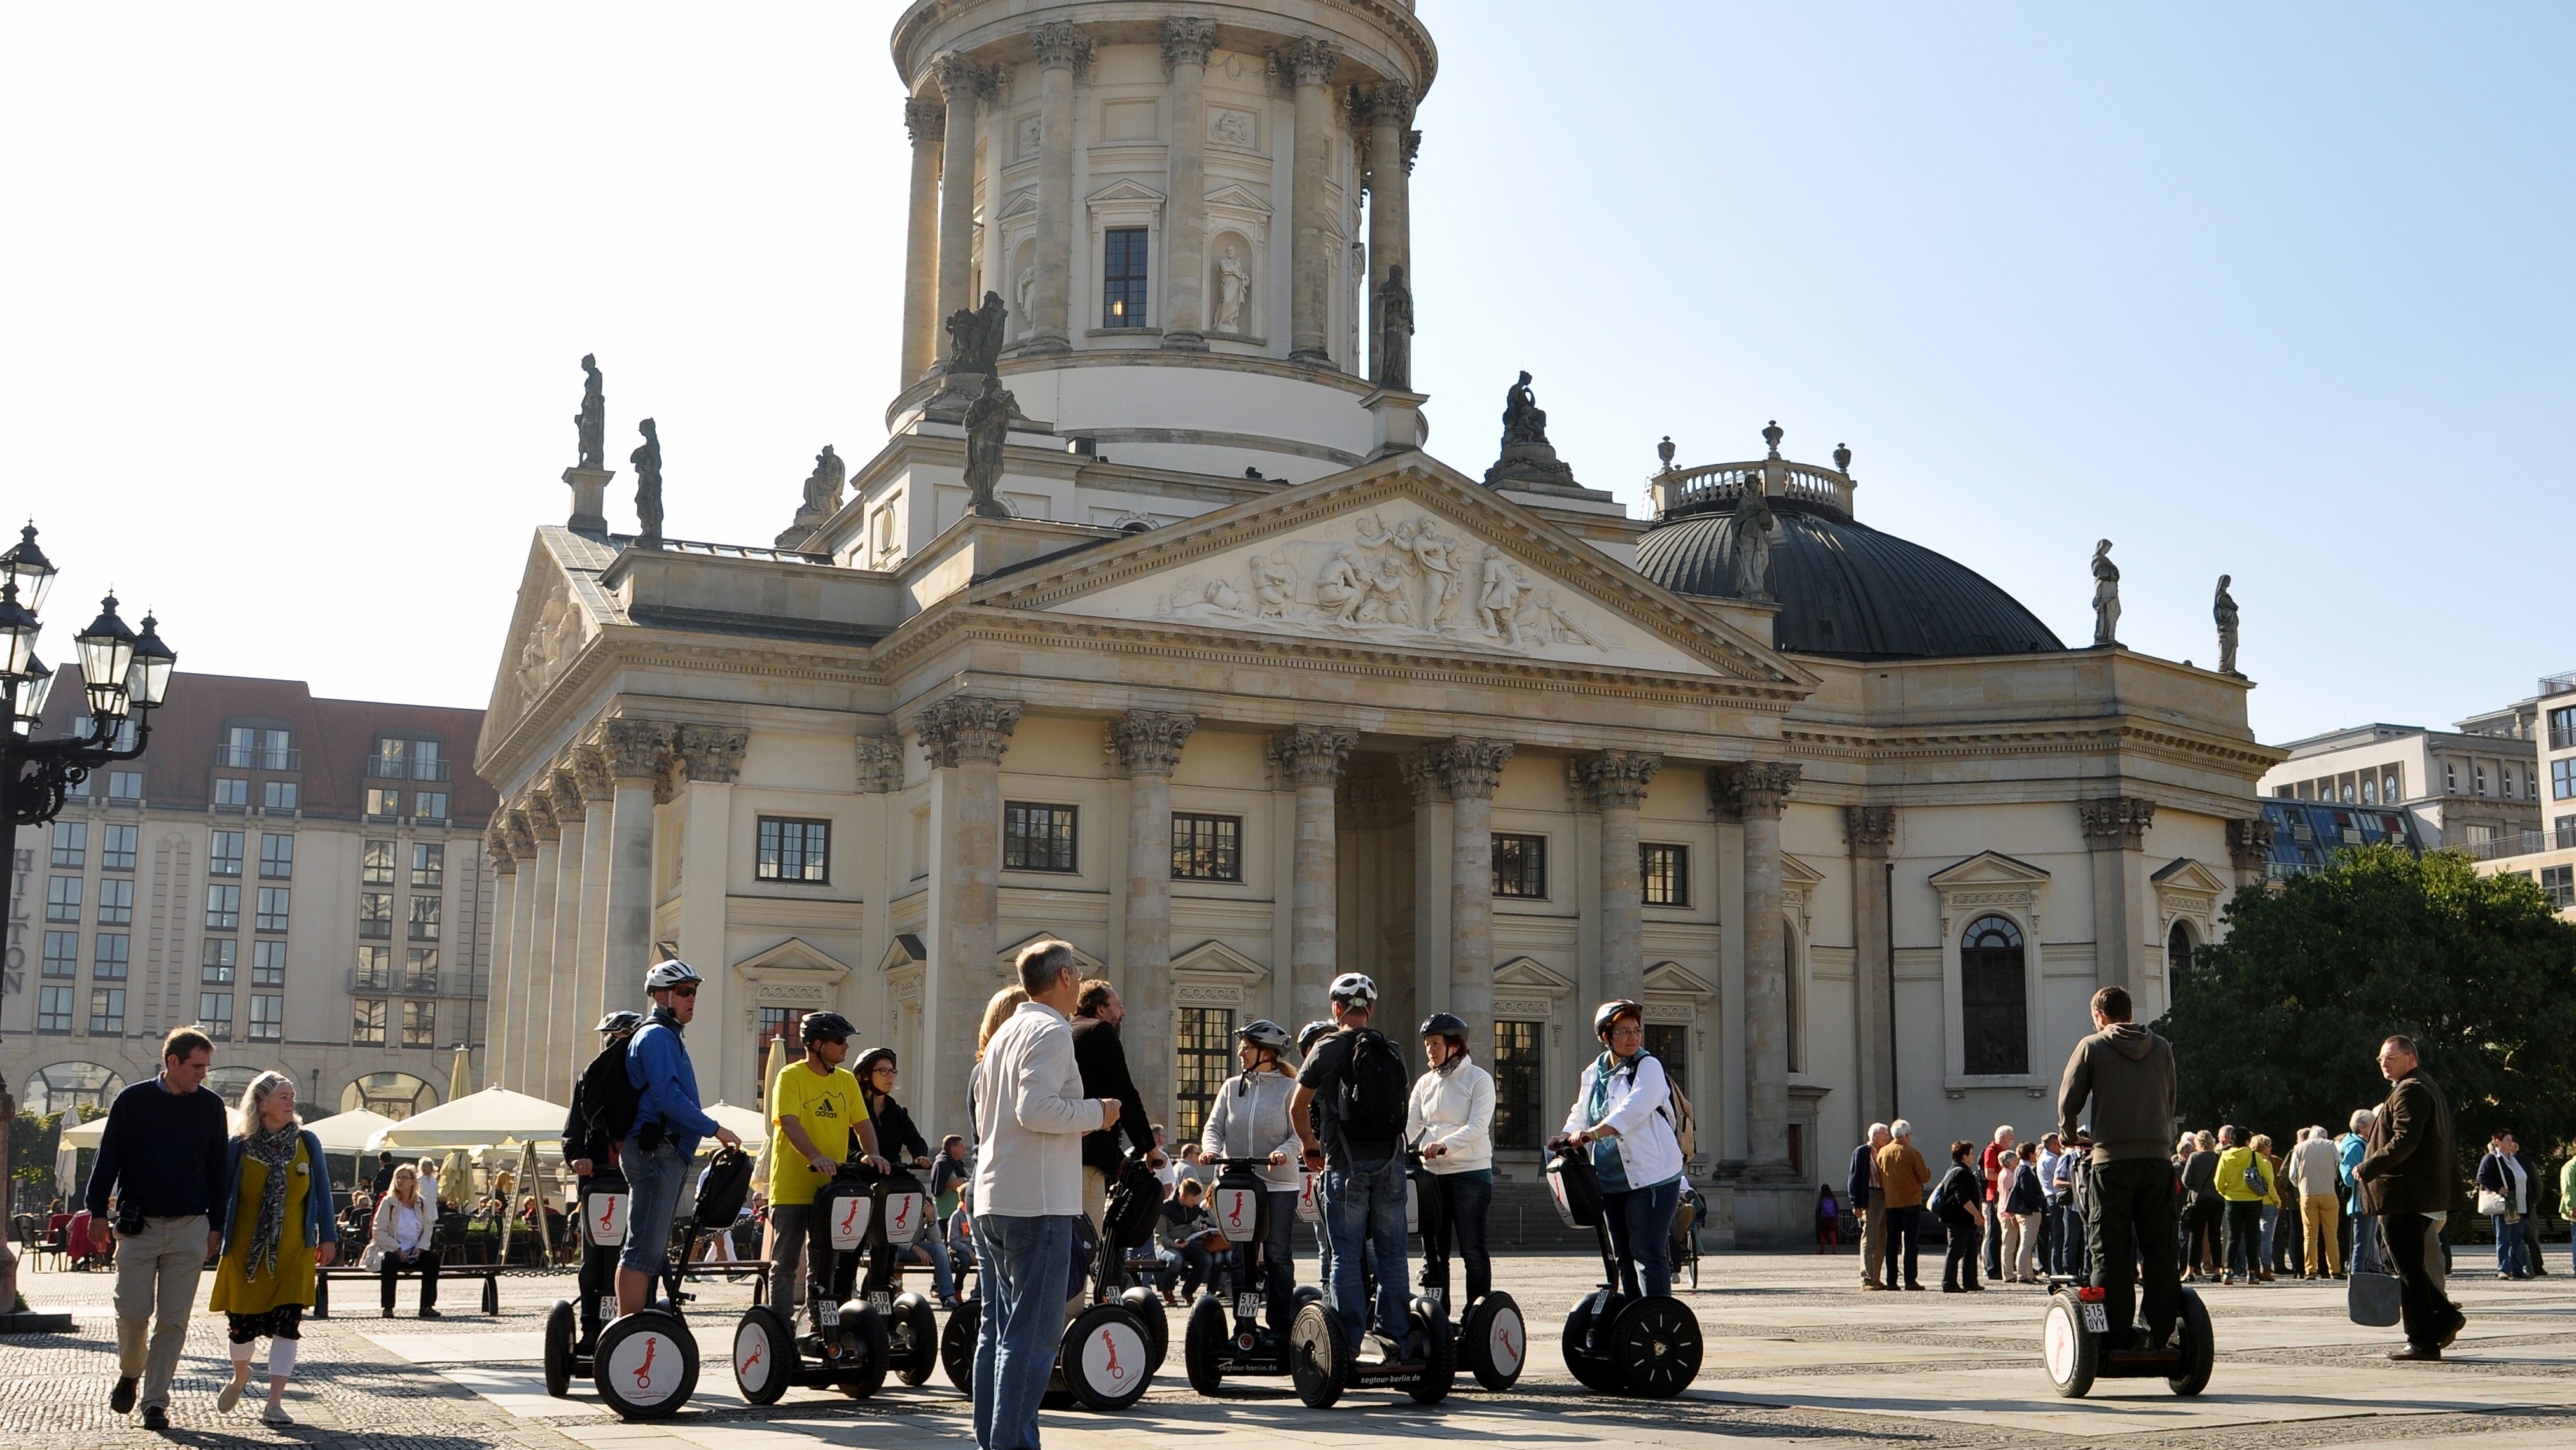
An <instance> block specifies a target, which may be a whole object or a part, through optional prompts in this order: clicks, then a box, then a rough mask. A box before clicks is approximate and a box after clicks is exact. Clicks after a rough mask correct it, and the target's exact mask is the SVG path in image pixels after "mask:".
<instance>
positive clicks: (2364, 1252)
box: [2344, 1210, 2396, 1274]
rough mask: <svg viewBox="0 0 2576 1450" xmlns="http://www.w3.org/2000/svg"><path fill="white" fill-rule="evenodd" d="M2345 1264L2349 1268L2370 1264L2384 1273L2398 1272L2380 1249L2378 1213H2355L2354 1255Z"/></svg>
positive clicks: (2353, 1223) (2353, 1232) (2353, 1219)
mask: <svg viewBox="0 0 2576 1450" xmlns="http://www.w3.org/2000/svg"><path fill="white" fill-rule="evenodd" d="M2344 1264H2345V1267H2347V1268H2349V1267H2351V1266H2352V1265H2355V1264H2369V1265H2370V1266H2371V1267H2372V1268H2375V1269H2377V1270H2378V1271H2379V1272H2381V1273H2383V1274H2388V1273H2394V1272H2396V1271H2395V1270H2393V1269H2391V1268H2389V1267H2388V1259H2387V1256H2386V1255H2385V1254H2382V1253H2381V1252H2380V1251H2379V1219H2378V1217H2377V1216H2376V1215H2373V1214H2367V1213H2362V1212H2359V1211H2357V1210H2356V1211H2355V1212H2354V1213H2353V1215H2352V1257H2351V1258H2349V1259H2346V1260H2345V1261H2344Z"/></svg>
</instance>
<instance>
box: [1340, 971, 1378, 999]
mask: <svg viewBox="0 0 2576 1450" xmlns="http://www.w3.org/2000/svg"><path fill="white" fill-rule="evenodd" d="M1332 998H1333V1005H1334V1006H1336V1007H1339V1006H1341V1005H1343V1004H1344V1003H1349V1002H1356V1003H1358V1004H1359V1005H1360V1006H1363V1007H1374V1006H1376V1005H1377V983H1375V982H1372V981H1370V980H1369V979H1368V978H1367V977H1365V976H1362V975H1361V974H1359V973H1358V972H1344V973H1342V974H1341V975H1340V976H1338V977H1335V978H1334V979H1333V990H1332Z"/></svg>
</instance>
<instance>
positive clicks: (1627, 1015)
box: [1563, 1000, 1682, 1298]
mask: <svg viewBox="0 0 2576 1450" xmlns="http://www.w3.org/2000/svg"><path fill="white" fill-rule="evenodd" d="M1592 1032H1593V1035H1594V1036H1595V1037H1597V1038H1598V1039H1599V1040H1600V1042H1601V1045H1602V1048H1603V1051H1602V1053H1601V1055H1600V1056H1599V1057H1597V1058H1595V1059H1593V1061H1592V1062H1591V1063H1590V1064H1588V1065H1587V1066H1585V1068H1584V1069H1583V1080H1582V1082H1581V1083H1580V1084H1579V1085H1578V1086H1577V1087H1576V1089H1575V1094H1574V1106H1573V1108H1572V1109H1571V1110H1569V1111H1568V1112H1567V1113H1566V1115H1565V1127H1564V1129H1563V1132H1564V1134H1565V1137H1564V1139H1563V1141H1565V1142H1568V1143H1571V1144H1572V1145H1573V1146H1575V1147H1577V1148H1581V1147H1585V1146H1587V1145H1588V1146H1589V1147H1590V1148H1591V1150H1592V1171H1593V1174H1594V1176H1595V1177H1597V1178H1598V1179H1599V1180H1600V1183H1601V1219H1602V1222H1603V1223H1605V1224H1607V1225H1608V1226H1609V1229H1610V1247H1611V1250H1612V1251H1613V1253H1615V1254H1616V1255H1617V1257H1618V1260H1619V1287H1620V1289H1621V1290H1623V1291H1624V1292H1625V1293H1627V1294H1628V1295H1629V1296H1630V1297H1631V1298H1634V1297H1636V1296H1638V1295H1640V1294H1650V1295H1664V1294H1670V1293H1671V1292H1672V1289H1673V1274H1672V1243H1673V1214H1674V1212H1675V1211H1676V1210H1677V1209H1678V1208H1679V1207H1680V1206H1681V1192H1682V1147H1681V1139H1680V1137H1679V1136H1678V1135H1677V1132H1676V1129H1675V1127H1674V1123H1673V1116H1672V1101H1673V1089H1672V1084H1671V1082H1670V1081H1669V1080H1667V1079H1666V1078H1665V1076H1664V1065H1663V1064H1662V1063H1661V1062H1659V1061H1657V1060H1656V1058H1655V1055H1654V1054H1653V1053H1651V1052H1648V1051H1646V1008H1645V1004H1644V1003H1642V1002H1632V1001H1626V1000H1621V1001H1616V1002H1604V1003H1603V1004H1601V1006H1600V1008H1599V1009H1598V1010H1596V1011H1595V1012H1594V1013H1593V1014H1592Z"/></svg>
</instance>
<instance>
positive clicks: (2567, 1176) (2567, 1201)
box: [2532, 1152, 2576, 1273]
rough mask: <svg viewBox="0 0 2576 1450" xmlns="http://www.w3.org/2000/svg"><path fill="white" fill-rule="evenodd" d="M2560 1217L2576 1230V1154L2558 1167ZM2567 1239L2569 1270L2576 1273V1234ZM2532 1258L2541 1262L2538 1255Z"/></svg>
mask: <svg viewBox="0 0 2576 1450" xmlns="http://www.w3.org/2000/svg"><path fill="white" fill-rule="evenodd" d="M2558 1216H2559V1217H2560V1218H2563V1219H2567V1220H2569V1227H2570V1228H2571V1229H2576V1152H2570V1153H2569V1154H2568V1155H2567V1161H2566V1162H2564V1163H2561V1164H2559V1165H2558ZM2567 1238H2568V1241H2567V1268H2568V1271H2569V1272H2570V1273H2576V1232H2571V1233H2570V1234H2569V1235H2568V1236H2567ZM2532 1258H2533V1261H2534V1262H2535V1263H2536V1262H2538V1261H2539V1255H2537V1254H2535V1255H2533V1256H2532ZM2542 1272H2543V1273H2546V1272H2548V1271H2547V1270H2543V1271H2542Z"/></svg>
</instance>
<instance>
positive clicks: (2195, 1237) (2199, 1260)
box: [2182, 1128, 2227, 1284]
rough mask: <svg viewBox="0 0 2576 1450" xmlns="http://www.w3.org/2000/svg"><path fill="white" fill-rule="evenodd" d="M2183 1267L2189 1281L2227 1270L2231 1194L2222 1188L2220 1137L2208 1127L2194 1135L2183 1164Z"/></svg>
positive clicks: (2219, 1273)
mask: <svg viewBox="0 0 2576 1450" xmlns="http://www.w3.org/2000/svg"><path fill="white" fill-rule="evenodd" d="M2182 1212H2183V1230H2184V1232H2185V1234H2186V1236H2187V1240H2186V1244H2185V1252H2184V1254H2183V1267H2184V1268H2186V1269H2188V1270H2189V1271H2190V1272H2189V1273H2187V1274H2185V1275H2184V1276H2183V1282H2184V1283H2186V1284H2189V1283H2193V1282H2196V1281H2198V1280H2201V1279H2215V1278H2218V1277H2219V1276H2220V1275H2222V1274H2223V1273H2225V1272H2226V1269H2227V1259H2226V1257H2225V1255H2223V1254H2222V1253H2221V1252H2220V1250H2221V1249H2222V1248H2223V1247H2224V1246H2223V1245H2222V1244H2221V1242H2220V1234H2221V1232H2222V1231H2223V1230H2224V1229H2225V1228H2226V1226H2227V1195H2225V1194H2223V1193H2221V1192H2219V1191H2218V1138H2217V1136H2216V1135H2215V1134H2212V1133H2211V1132H2210V1131H2209V1130H2208V1129H2206V1128H2204V1129H2202V1130H2201V1131H2200V1132H2198V1133H2195V1134H2193V1135H2192V1140H2191V1144H2190V1147H2189V1149H2188V1152H2187V1154H2186V1156H2185V1157H2184V1158H2183V1164H2182Z"/></svg>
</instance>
